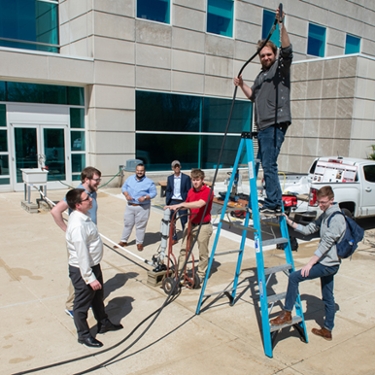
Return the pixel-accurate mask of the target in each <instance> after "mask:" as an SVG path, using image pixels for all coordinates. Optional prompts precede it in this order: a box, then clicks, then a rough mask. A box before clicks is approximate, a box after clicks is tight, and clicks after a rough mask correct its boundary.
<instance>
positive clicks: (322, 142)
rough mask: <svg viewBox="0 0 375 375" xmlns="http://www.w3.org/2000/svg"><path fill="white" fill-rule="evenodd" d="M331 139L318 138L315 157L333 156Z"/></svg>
mask: <svg viewBox="0 0 375 375" xmlns="http://www.w3.org/2000/svg"><path fill="white" fill-rule="evenodd" d="M332 145H333V143H332V139H327V138H320V139H319V140H318V148H317V156H329V155H334V154H335V153H334V152H333V149H332Z"/></svg>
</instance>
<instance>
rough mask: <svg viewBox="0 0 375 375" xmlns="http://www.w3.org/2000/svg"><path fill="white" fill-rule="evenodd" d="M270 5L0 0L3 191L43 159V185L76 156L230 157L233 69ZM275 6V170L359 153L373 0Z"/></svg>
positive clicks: (247, 108) (160, 166) (368, 130)
mask: <svg viewBox="0 0 375 375" xmlns="http://www.w3.org/2000/svg"><path fill="white" fill-rule="evenodd" d="M276 6H277V4H276V5H275V3H274V2H271V1H263V2H262V4H260V3H259V1H255V0H243V1H240V0H238V1H232V0H111V1H109V0H95V1H90V0H79V1H77V0H12V1H9V0H0V11H1V12H0V59H1V65H0V191H13V190H20V189H23V183H22V177H21V172H20V168H33V167H38V166H39V165H40V164H42V163H45V164H46V165H47V166H48V167H49V171H50V172H49V176H48V179H49V182H48V187H49V188H59V187H61V186H62V185H61V183H60V182H59V181H63V182H66V183H68V184H70V183H72V182H73V181H76V180H79V173H80V171H81V169H82V168H84V167H85V166H86V165H93V166H95V167H97V168H98V169H100V170H101V171H102V172H103V176H104V177H108V178H109V177H112V176H114V175H115V174H116V173H118V171H119V167H120V166H121V165H124V164H125V162H126V160H128V159H133V158H138V159H141V160H143V161H144V162H145V164H146V167H147V170H148V171H151V172H152V171H154V172H155V173H156V172H158V173H163V172H165V173H169V170H170V161H171V160H173V159H176V158H177V159H179V160H181V161H182V163H183V166H184V168H186V169H188V168H191V167H200V168H204V169H208V170H209V169H212V168H214V167H215V166H216V165H219V166H220V167H222V168H230V167H231V165H232V164H233V162H234V158H235V155H236V151H237V146H238V143H239V135H240V133H241V132H242V131H243V130H250V126H251V125H250V123H251V116H252V115H251V111H252V107H251V104H250V103H249V101H248V100H245V98H244V97H243V95H242V93H240V92H239V93H238V97H237V99H236V103H235V105H234V107H233V116H232V121H231V123H230V126H229V129H228V136H227V138H226V141H225V144H224V152H223V157H222V158H221V159H220V160H218V154H219V150H220V148H221V146H222V144H223V139H224V131H225V128H226V125H227V119H228V116H229V112H230V109H231V104H232V97H233V92H234V86H233V83H232V79H233V77H234V76H235V75H236V74H237V73H238V72H239V70H240V68H241V66H242V65H243V63H244V62H245V61H246V60H247V59H248V58H249V57H250V56H251V55H252V54H253V53H254V52H255V44H256V42H257V41H258V39H260V38H262V37H264V36H265V35H267V34H268V31H269V29H270V26H271V25H272V23H273V20H274V15H275V8H276ZM284 9H285V11H286V13H287V17H286V21H285V24H286V27H287V28H288V32H289V34H290V36H291V40H292V44H293V47H294V56H295V59H294V60H295V63H294V66H293V72H292V79H293V82H294V84H293V87H292V93H293V94H292V95H293V102H292V113H293V118H294V121H293V125H292V128H291V129H290V131H289V132H288V136H287V139H286V142H285V144H284V146H283V149H282V153H281V155H280V159H279V161H280V163H279V164H280V169H281V170H286V171H295V172H304V171H306V170H307V167H308V165H309V164H310V163H311V161H312V160H313V158H314V157H315V156H317V155H323V154H332V153H333V154H336V153H340V154H343V155H350V156H353V157H366V156H367V155H368V154H369V153H371V147H370V146H371V145H372V144H374V143H375V126H374V117H375V105H374V104H375V103H374V92H375V40H374V39H375V38H374V35H375V30H374V26H373V24H372V20H373V19H374V16H375V3H374V2H373V1H371V0H360V1H358V0H357V1H354V0H340V1H331V2H327V1H323V0H314V1H313V0H306V1H302V0H289V1H285V2H284ZM273 38H274V39H275V41H277V38H278V30H276V31H275V32H274V35H273ZM256 60H257V59H255V60H254V62H253V63H251V64H249V66H248V67H247V68H246V70H245V71H244V78H245V80H249V81H251V80H252V79H253V78H254V77H255V75H256V74H257V72H258V71H259V64H258V61H256ZM151 174H152V173H151Z"/></svg>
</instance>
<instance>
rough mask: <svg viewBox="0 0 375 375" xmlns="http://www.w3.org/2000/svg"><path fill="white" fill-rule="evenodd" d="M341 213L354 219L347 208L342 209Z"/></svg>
mask: <svg viewBox="0 0 375 375" xmlns="http://www.w3.org/2000/svg"><path fill="white" fill-rule="evenodd" d="M341 211H342V212H343V213H344V214H345V215H346V216H347V217H350V218H351V219H353V214H352V213H351V212H350V211H349V210H348V209H347V208H342V209H341Z"/></svg>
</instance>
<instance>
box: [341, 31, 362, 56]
mask: <svg viewBox="0 0 375 375" xmlns="http://www.w3.org/2000/svg"><path fill="white" fill-rule="evenodd" d="M359 52H361V39H360V38H358V37H356V36H353V35H349V34H346V42H345V55H350V54H352V53H359Z"/></svg>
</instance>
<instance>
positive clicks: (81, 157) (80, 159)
mask: <svg viewBox="0 0 375 375" xmlns="http://www.w3.org/2000/svg"><path fill="white" fill-rule="evenodd" d="M85 167H86V155H85V154H72V172H73V174H74V173H78V180H79V179H80V177H81V171H82V169H83V168H85ZM73 180H74V181H77V180H76V179H75V178H74V176H73Z"/></svg>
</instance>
